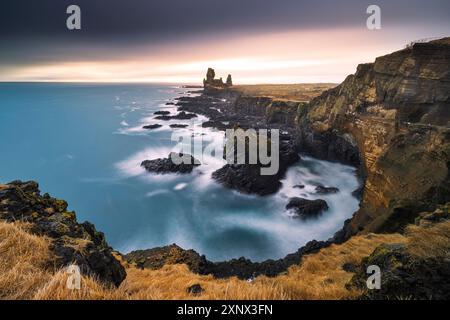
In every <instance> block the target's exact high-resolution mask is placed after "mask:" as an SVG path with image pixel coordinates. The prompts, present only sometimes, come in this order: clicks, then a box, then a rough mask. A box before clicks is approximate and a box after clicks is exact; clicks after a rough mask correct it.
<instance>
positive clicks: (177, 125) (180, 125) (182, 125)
mask: <svg viewBox="0 0 450 320" xmlns="http://www.w3.org/2000/svg"><path fill="white" fill-rule="evenodd" d="M169 127H171V128H187V127H189V125H188V124H179V123H175V124H171V125H170V126H169Z"/></svg>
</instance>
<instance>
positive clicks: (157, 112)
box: [153, 102, 173, 116]
mask: <svg viewBox="0 0 450 320" xmlns="http://www.w3.org/2000/svg"><path fill="white" fill-rule="evenodd" d="M172 103H173V102H172ZM153 114H157V115H162V116H165V115H168V114H170V111H164V110H160V111H155V112H153Z"/></svg>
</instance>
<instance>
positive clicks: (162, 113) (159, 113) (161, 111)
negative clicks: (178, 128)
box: [153, 110, 170, 116]
mask: <svg viewBox="0 0 450 320" xmlns="http://www.w3.org/2000/svg"><path fill="white" fill-rule="evenodd" d="M153 114H157V115H161V116H166V115H168V114H170V111H164V110H160V111H156V112H154V113H153Z"/></svg>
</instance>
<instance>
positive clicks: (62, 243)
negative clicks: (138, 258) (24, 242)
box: [0, 181, 126, 286]
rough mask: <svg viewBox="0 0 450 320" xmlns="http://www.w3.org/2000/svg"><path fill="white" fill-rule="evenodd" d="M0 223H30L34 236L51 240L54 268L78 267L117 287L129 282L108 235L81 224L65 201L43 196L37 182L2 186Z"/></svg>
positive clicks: (85, 223) (87, 223)
mask: <svg viewBox="0 0 450 320" xmlns="http://www.w3.org/2000/svg"><path fill="white" fill-rule="evenodd" d="M0 219H2V220H5V221H6V222H13V221H24V222H28V223H30V224H31V232H32V233H34V234H37V235H41V236H47V237H49V238H50V239H51V247H50V250H51V251H52V252H53V253H54V254H55V256H56V258H55V261H54V265H53V266H52V267H53V268H55V267H56V268H62V267H65V266H68V265H70V264H76V265H77V266H78V267H80V270H81V272H82V273H83V274H89V275H93V276H96V277H98V278H99V279H100V280H102V281H104V282H105V283H108V284H113V285H115V286H118V285H119V284H120V283H121V282H122V281H123V280H124V279H125V276H126V272H125V269H124V268H123V267H122V265H121V264H120V262H119V261H118V260H117V259H116V258H115V257H114V256H113V255H112V249H111V248H110V247H109V246H108V244H107V242H106V240H105V236H104V234H103V233H102V232H99V231H97V230H96V229H95V227H94V225H93V224H91V223H89V222H84V223H78V222H77V220H76V216H75V213H74V212H72V211H68V210H67V203H66V202H65V201H64V200H58V199H55V198H52V197H50V196H49V195H48V194H47V193H46V194H44V195H41V194H40V191H39V187H38V184H37V183H36V182H33V181H29V182H21V181H13V182H11V183H9V184H6V185H0Z"/></svg>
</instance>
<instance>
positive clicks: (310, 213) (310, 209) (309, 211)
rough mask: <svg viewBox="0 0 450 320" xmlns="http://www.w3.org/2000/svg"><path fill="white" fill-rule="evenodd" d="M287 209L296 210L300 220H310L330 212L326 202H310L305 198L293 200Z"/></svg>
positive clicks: (319, 200)
mask: <svg viewBox="0 0 450 320" xmlns="http://www.w3.org/2000/svg"><path fill="white" fill-rule="evenodd" d="M286 209H294V210H295V213H296V214H297V215H298V216H299V217H300V218H310V217H316V216H318V215H320V214H321V213H322V212H324V211H326V210H328V204H327V203H326V201H325V200H321V199H318V200H308V199H304V198H291V199H290V200H289V203H288V204H287V205H286Z"/></svg>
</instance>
